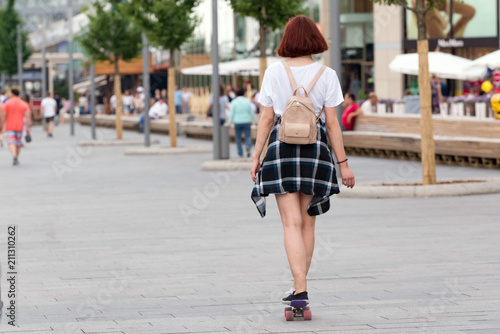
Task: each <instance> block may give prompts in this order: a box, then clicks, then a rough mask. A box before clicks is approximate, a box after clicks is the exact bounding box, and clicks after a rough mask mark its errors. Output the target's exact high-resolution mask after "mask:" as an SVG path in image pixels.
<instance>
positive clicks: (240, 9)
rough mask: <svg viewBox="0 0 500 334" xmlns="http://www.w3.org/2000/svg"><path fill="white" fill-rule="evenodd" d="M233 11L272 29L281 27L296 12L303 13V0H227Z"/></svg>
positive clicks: (304, 10) (304, 11) (304, 9)
mask: <svg viewBox="0 0 500 334" xmlns="http://www.w3.org/2000/svg"><path fill="white" fill-rule="evenodd" d="M228 1H229V2H230V3H231V7H232V8H233V10H234V12H235V13H237V14H239V15H241V16H250V17H253V18H254V19H256V20H257V21H259V23H260V24H261V25H263V26H264V27H266V28H270V29H272V30H274V29H278V28H282V27H283V26H285V24H286V23H287V21H288V20H289V19H290V18H291V17H293V16H295V15H298V14H305V13H306V8H305V5H304V4H305V1H304V0H228Z"/></svg>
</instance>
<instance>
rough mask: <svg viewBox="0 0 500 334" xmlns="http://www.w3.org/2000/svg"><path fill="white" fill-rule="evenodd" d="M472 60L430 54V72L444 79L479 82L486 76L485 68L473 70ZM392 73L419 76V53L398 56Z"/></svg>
mask: <svg viewBox="0 0 500 334" xmlns="http://www.w3.org/2000/svg"><path fill="white" fill-rule="evenodd" d="M472 63H473V62H472V60H469V59H465V58H462V57H458V56H454V55H451V54H448V53H442V52H429V72H430V73H431V74H435V75H437V76H439V77H441V78H443V79H455V80H478V79H482V78H483V77H484V76H485V75H486V69H485V68H473V69H472V68H471V69H469V68H468V67H469V66H470V65H471V64H472ZM389 68H390V70H391V71H394V72H398V73H404V74H409V75H418V70H419V62H418V53H408V54H403V55H398V56H396V58H394V60H393V61H392V62H391V64H390V65H389Z"/></svg>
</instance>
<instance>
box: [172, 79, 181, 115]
mask: <svg viewBox="0 0 500 334" xmlns="http://www.w3.org/2000/svg"><path fill="white" fill-rule="evenodd" d="M174 103H175V113H176V114H182V90H180V89H179V86H178V85H175V93H174Z"/></svg>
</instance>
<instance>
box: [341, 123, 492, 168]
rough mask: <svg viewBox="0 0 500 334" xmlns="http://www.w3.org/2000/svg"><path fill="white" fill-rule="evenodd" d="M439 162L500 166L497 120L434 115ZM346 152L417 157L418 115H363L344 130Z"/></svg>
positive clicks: (404, 157) (407, 157)
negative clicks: (350, 128)
mask: <svg viewBox="0 0 500 334" xmlns="http://www.w3.org/2000/svg"><path fill="white" fill-rule="evenodd" d="M433 120H434V122H433V123H434V141H435V150H436V161H437V162H438V163H446V164H458V165H461V166H474V167H481V166H482V167H489V168H500V122H498V121H495V120H478V119H465V118H464V119H451V118H441V117H439V116H434V117H433ZM344 145H345V147H346V151H347V152H348V154H355V155H368V156H376V157H384V158H398V159H412V160H417V159H420V153H421V148H420V116H419V115H363V116H360V117H358V118H357V119H356V124H355V127H354V131H347V132H344Z"/></svg>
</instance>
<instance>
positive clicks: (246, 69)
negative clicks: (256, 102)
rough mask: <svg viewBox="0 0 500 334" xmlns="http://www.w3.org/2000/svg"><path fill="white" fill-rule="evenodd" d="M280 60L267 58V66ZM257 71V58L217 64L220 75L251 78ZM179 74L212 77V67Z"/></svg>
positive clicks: (202, 67) (258, 65) (196, 68)
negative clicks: (240, 75) (242, 75)
mask: <svg viewBox="0 0 500 334" xmlns="http://www.w3.org/2000/svg"><path fill="white" fill-rule="evenodd" d="M282 60H284V58H278V57H267V66H269V65H271V64H274V63H276V62H279V61H282ZM259 71H260V59H259V58H247V59H240V60H233V61H228V62H224V63H220V64H219V74H220V75H233V74H245V75H251V76H258V75H259ZM181 73H182V74H184V75H212V65H211V64H210V65H202V66H195V67H188V68H184V69H182V70H181Z"/></svg>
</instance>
